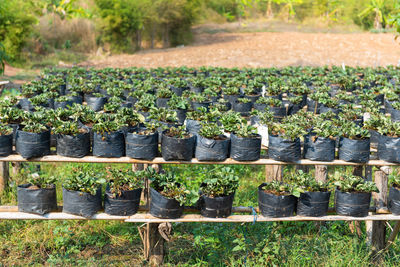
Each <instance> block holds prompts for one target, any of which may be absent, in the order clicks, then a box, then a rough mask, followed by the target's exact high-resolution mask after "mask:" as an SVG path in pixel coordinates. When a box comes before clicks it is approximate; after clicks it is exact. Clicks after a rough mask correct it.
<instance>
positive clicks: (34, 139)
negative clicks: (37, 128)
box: [15, 130, 50, 159]
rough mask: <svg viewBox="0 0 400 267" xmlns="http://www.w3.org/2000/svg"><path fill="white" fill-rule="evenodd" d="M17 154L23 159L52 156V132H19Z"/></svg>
mask: <svg viewBox="0 0 400 267" xmlns="http://www.w3.org/2000/svg"><path fill="white" fill-rule="evenodd" d="M15 147H16V152H17V153H18V154H20V155H21V156H22V157H23V158H25V159H29V158H34V157H43V156H45V155H48V154H50V131H44V132H42V133H30V132H24V131H21V130H17V135H16V138H15Z"/></svg>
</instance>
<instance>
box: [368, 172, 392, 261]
mask: <svg viewBox="0 0 400 267" xmlns="http://www.w3.org/2000/svg"><path fill="white" fill-rule="evenodd" d="M375 184H376V186H377V187H378V190H379V193H375V192H374V193H372V197H373V199H374V202H375V206H376V207H377V208H383V207H386V206H387V195H388V176H387V175H386V174H385V173H384V172H383V171H380V170H379V171H375ZM371 237H372V239H371V246H372V252H373V254H375V255H377V253H378V252H379V251H381V250H383V249H384V248H385V245H386V240H385V238H386V221H374V222H372V236H371Z"/></svg>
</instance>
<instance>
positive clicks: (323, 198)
mask: <svg viewBox="0 0 400 267" xmlns="http://www.w3.org/2000/svg"><path fill="white" fill-rule="evenodd" d="M330 196H331V192H304V193H301V194H300V198H299V201H298V203H297V211H296V214H297V215H300V216H309V217H321V216H325V215H326V214H327V212H328V207H329V198H330Z"/></svg>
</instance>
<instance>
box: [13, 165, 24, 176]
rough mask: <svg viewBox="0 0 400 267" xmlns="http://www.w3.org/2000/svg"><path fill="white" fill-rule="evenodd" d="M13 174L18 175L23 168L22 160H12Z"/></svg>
mask: <svg viewBox="0 0 400 267" xmlns="http://www.w3.org/2000/svg"><path fill="white" fill-rule="evenodd" d="M11 166H12V175H13V176H16V175H18V174H19V173H20V171H21V168H22V162H12V163H11Z"/></svg>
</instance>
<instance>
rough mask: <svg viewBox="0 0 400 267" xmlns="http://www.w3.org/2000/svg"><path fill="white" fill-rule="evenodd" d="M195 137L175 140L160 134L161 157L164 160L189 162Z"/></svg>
mask: <svg viewBox="0 0 400 267" xmlns="http://www.w3.org/2000/svg"><path fill="white" fill-rule="evenodd" d="M195 142H196V137H195V136H194V135H190V136H189V137H187V138H176V137H171V136H168V135H166V133H165V132H163V133H162V139H161V155H162V157H163V159H164V160H184V161H190V160H191V159H192V156H193V152H194V146H195Z"/></svg>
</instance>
